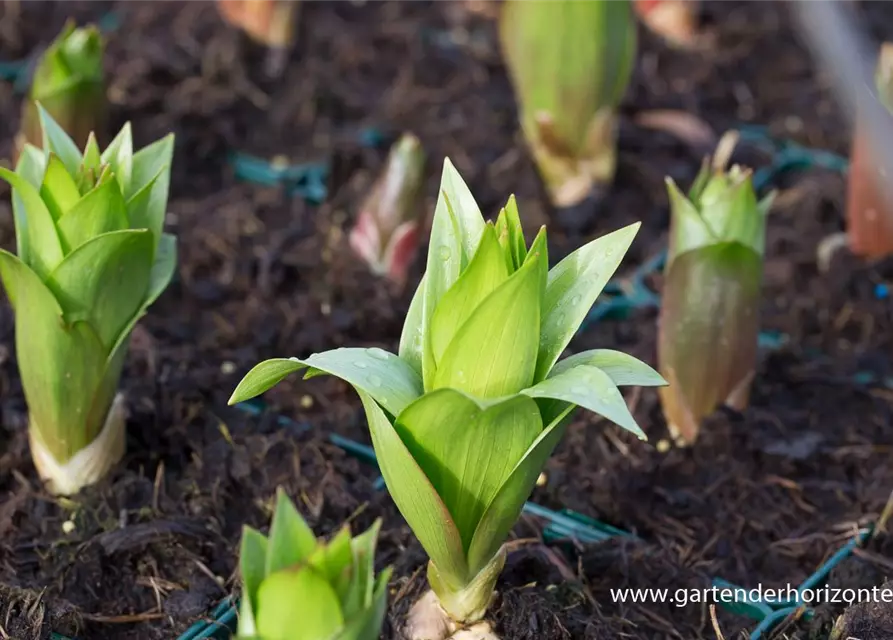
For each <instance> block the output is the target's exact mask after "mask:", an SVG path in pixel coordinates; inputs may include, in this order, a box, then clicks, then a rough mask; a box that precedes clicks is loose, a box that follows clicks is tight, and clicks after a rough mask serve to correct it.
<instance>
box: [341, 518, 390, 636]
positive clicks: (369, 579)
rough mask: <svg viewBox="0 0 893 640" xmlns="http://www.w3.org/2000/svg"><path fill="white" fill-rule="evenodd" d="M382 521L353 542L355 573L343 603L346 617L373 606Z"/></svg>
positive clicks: (376, 522)
mask: <svg viewBox="0 0 893 640" xmlns="http://www.w3.org/2000/svg"><path fill="white" fill-rule="evenodd" d="M380 529H381V520H380V519H379V520H376V521H375V523H373V525H372V526H371V527H369V529H367V530H366V531H365V532H364V533H362V534H361V535H358V536H357V537H356V538H354V539H353V540H352V541H351V551H352V553H353V561H352V565H353V571H352V576H351V583H350V589H349V591H348V597H347V599H345V600H344V601H343V610H344V617H345V618H348V619H349V618H351V617H353V616H355V615H357V614H358V613H360V612H361V611H363V610H364V609H366V608H367V607H369V605H371V604H372V595H373V592H374V589H375V547H376V545H377V543H378V532H379V530H380Z"/></svg>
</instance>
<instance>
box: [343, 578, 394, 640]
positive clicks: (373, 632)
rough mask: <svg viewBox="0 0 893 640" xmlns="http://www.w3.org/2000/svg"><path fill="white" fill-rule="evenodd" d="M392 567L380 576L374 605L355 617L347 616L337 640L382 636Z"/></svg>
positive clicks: (366, 638)
mask: <svg viewBox="0 0 893 640" xmlns="http://www.w3.org/2000/svg"><path fill="white" fill-rule="evenodd" d="M391 573H392V570H391V568H390V567H388V568H387V569H385V570H384V571H382V572H381V573H379V574H378V578H377V579H376V581H375V590H374V592H373V595H372V604H371V606H369V607H367V608H366V609H364V610H363V611H361V612H359V613H358V614H357V615H355V616H352V617H351V616H349V615H347V614H345V616H344V619H345V621H346V622H345V625H344V629H343V630H342V631H341V633H339V634H338V636H337V638H336V640H374V639H375V638H378V637H379V636H380V635H381V625H382V623H383V622H384V616H385V613H386V611H387V607H388V582H389V581H390V579H391Z"/></svg>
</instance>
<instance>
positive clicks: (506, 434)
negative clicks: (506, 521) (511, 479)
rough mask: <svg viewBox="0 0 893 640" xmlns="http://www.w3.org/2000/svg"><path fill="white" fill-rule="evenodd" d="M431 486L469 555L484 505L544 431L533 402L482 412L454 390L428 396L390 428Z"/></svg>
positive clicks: (504, 404) (514, 401)
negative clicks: (393, 430) (398, 437)
mask: <svg viewBox="0 0 893 640" xmlns="http://www.w3.org/2000/svg"><path fill="white" fill-rule="evenodd" d="M394 428H395V429H396V431H397V433H398V434H399V435H400V439H401V440H402V441H403V443H404V444H405V445H406V448H407V449H408V450H409V452H410V454H411V455H412V457H413V459H414V460H415V461H416V462H417V463H418V464H419V466H420V467H421V468H422V471H424V473H425V475H426V476H427V477H428V479H429V480H430V481H431V484H432V485H434V489H435V491H437V494H438V495H439V496H440V497H441V499H442V500H443V502H444V504H445V505H446V507H447V509H449V511H450V514H452V516H453V521H454V522H455V523H456V527H457V528H458V529H459V534H460V535H461V537H462V545H463V549H465V550H466V551H467V550H468V547H469V545H470V544H471V539H472V536H473V535H474V531H475V528H476V527H477V525H478V521H479V520H480V518H481V515H482V514H483V512H484V509H485V508H486V506H487V505H488V504H489V503H490V501H491V500H492V499H493V496H494V495H495V494H496V492H497V491H498V490H499V488H500V487H501V486H502V484H503V482H504V481H505V479H506V478H507V477H508V475H509V473H511V471H512V469H513V468H514V466H515V464H516V463H517V462H518V460H520V459H521V457H522V456H523V455H524V453H525V452H526V451H527V448H528V447H529V446H530V444H531V443H532V442H533V441H534V440H535V439H536V437H537V436H538V435H539V434H540V432H541V431H542V429H543V424H542V421H541V420H540V414H539V409H538V408H537V406H536V403H535V402H533V401H532V400H531V399H529V398H526V397H524V396H515V397H513V398H510V399H508V400H506V401H504V402H501V403H499V404H495V405H492V406H490V407H488V408H487V409H483V410H482V409H481V408H480V407H478V405H477V404H476V403H475V402H474V401H473V400H471V399H470V398H468V397H467V396H465V395H464V394H462V393H460V392H458V391H455V390H453V389H439V390H437V391H432V392H431V393H427V394H425V395H424V396H422V397H421V398H419V399H418V400H416V401H415V402H414V403H412V404H411V405H409V406H408V407H407V408H406V410H405V411H403V413H401V414H400V416H399V417H398V418H397V422H396V423H395V425H394Z"/></svg>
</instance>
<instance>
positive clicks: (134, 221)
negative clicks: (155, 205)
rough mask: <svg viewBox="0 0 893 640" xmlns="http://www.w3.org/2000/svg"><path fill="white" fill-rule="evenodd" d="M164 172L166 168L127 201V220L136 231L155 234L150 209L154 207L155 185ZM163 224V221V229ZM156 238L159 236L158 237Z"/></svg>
mask: <svg viewBox="0 0 893 640" xmlns="http://www.w3.org/2000/svg"><path fill="white" fill-rule="evenodd" d="M162 171H165V168H163V167H162V169H161V171H159V172H158V173H157V174H156V175H155V176H153V177H152V179H151V180H149V181H148V182H147V183H146V184H144V185H143V186H142V188H140V190H139V191H137V192H136V193H134V194H133V195H132V196H130V198H128V199H127V219H128V220H130V226H131V227H133V228H135V229H152V231H153V233H154V232H155V229H153V226H152V225H153V224H154V221H153V220H151V218H150V215H149V208H150V206H151V205H152V196H153V193H154V190H155V185H156V183H157V182H158V180H159V179H160V178H161V172H162ZM163 222H164V221H163V220H162V227H163ZM159 231H160V230H159ZM156 237H159V236H157V235H156Z"/></svg>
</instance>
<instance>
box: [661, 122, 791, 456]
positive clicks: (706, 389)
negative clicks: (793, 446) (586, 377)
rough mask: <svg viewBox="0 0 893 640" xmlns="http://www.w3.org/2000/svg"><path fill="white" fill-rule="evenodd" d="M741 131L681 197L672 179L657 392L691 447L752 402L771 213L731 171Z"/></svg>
mask: <svg viewBox="0 0 893 640" xmlns="http://www.w3.org/2000/svg"><path fill="white" fill-rule="evenodd" d="M736 141H737V134H736V133H735V132H729V133H727V134H726V135H725V136H723V138H722V139H721V140H720V142H719V145H718V147H717V151H716V153H715V154H714V156H713V161H712V164H711V163H710V162H709V161H707V160H705V162H704V166H703V167H702V168H701V172H700V173H699V174H698V176H697V178H696V179H695V183H694V185H693V186H692V188H691V191H690V192H689V194H688V197H685V196H684V195H683V194H682V193H680V191H679V189H678V188H677V187H676V184H675V183H674V182H673V180H672V179H670V178H667V188H668V190H669V193H670V214H671V223H670V247H669V253H668V256H667V264H666V267H665V270H664V289H663V295H662V304H661V310H660V319H659V322H660V331H659V339H658V369H659V370H660V372H661V374H662V375H663V376H664V378H666V379H667V381H668V382H669V386H667V387H665V388H662V389H660V390H659V392H660V398H661V403H662V405H663V411H664V415H665V416H666V419H667V424H668V426H669V429H670V434H671V435H672V436H673V438H674V439H675V440H676V441H677V442H678V443H680V444H692V443H693V442H694V441H695V439H696V438H697V436H698V431H699V429H700V425H701V421H702V420H703V418H704V417H706V416H707V415H708V414H710V413H712V412H713V411H714V410H715V409H716V408H717V407H718V406H719V405H720V404H723V403H725V404H726V405H728V406H730V407H733V408H735V409H738V410H741V409H744V407H745V406H746V405H747V403H748V400H749V395H750V386H751V381H752V380H753V376H754V367H755V364H756V354H757V339H758V336H759V315H758V311H759V303H760V286H761V281H762V275H763V249H764V244H765V236H766V216H767V215H768V212H769V208H770V207H771V206H772V200H773V198H774V194H769V195H768V196H766V197H765V198H763V200H761V201H757V196H756V193H755V192H754V188H753V184H752V183H751V172H750V170H749V169H744V168H742V167H740V166H738V165H735V166H733V167H732V168H731V169H728V170H726V165H727V163H728V161H729V158H730V156H731V154H732V151H733V150H734V146H735V144H736Z"/></svg>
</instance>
